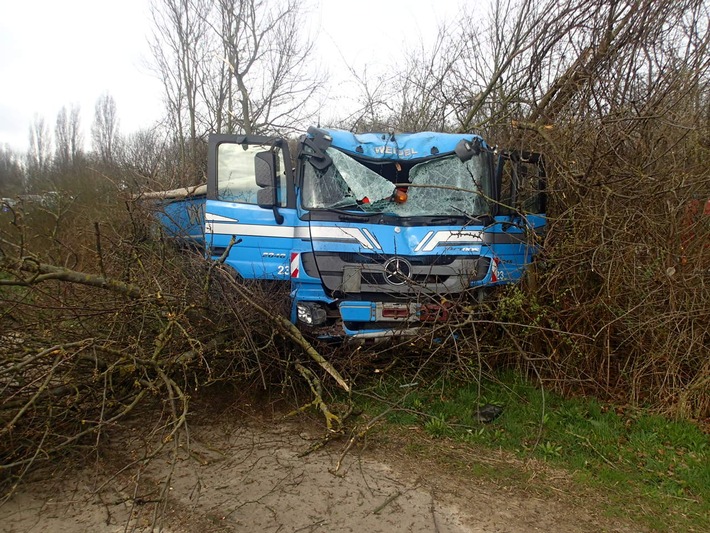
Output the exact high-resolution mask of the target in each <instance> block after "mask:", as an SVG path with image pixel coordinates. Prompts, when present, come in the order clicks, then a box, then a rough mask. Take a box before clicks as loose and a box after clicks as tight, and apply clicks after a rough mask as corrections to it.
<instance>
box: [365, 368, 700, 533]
mask: <svg viewBox="0 0 710 533" xmlns="http://www.w3.org/2000/svg"><path fill="white" fill-rule="evenodd" d="M371 392H372V393H373V394H371V395H370V394H368V395H367V397H366V398H365V397H364V398H365V399H364V400H363V401H364V403H365V404H366V405H364V408H365V410H366V411H367V412H369V413H371V414H378V413H381V412H382V411H384V410H386V409H387V408H391V407H392V406H393V405H394V408H392V409H391V411H390V412H389V413H388V414H387V417H386V419H387V420H388V422H389V423H390V424H396V425H405V426H412V425H418V426H420V427H422V428H423V429H424V430H425V431H426V432H427V433H428V434H429V435H430V436H431V437H432V438H444V437H446V438H451V439H453V440H455V441H459V442H460V443H462V444H464V445H465V444H470V445H471V446H476V447H481V446H483V447H489V448H494V449H503V450H507V451H510V452H513V453H515V454H516V455H518V456H519V457H521V458H529V457H534V458H537V459H539V460H542V461H546V462H549V463H550V464H551V465H554V466H555V467H557V468H563V469H567V470H569V471H570V472H572V473H573V478H574V480H575V481H576V482H577V483H579V484H580V485H581V486H586V487H589V488H591V489H593V490H596V491H598V492H599V493H601V494H603V495H604V497H605V498H606V499H607V500H608V501H609V506H608V507H609V509H610V511H611V512H612V513H614V514H617V515H618V516H626V515H628V514H629V513H630V514H631V515H632V516H633V517H634V519H635V520H637V521H638V522H639V523H642V524H643V525H644V526H645V527H649V528H651V529H653V530H657V531H710V519H709V518H708V517H710V505H709V504H708V499H709V497H710V439H709V438H708V436H707V435H705V434H704V433H703V432H702V431H701V430H700V428H698V427H697V426H696V425H694V424H692V423H690V422H685V421H674V420H669V419H667V418H664V417H662V416H658V415H655V414H651V413H647V412H644V411H642V410H632V409H629V408H620V407H614V406H609V405H603V404H601V403H599V402H598V401H596V400H595V399H592V398H573V399H564V398H562V397H560V396H558V395H555V394H551V393H550V392H549V391H543V390H541V389H540V388H539V387H536V386H535V385H533V384H530V383H528V382H526V381H524V380H522V379H520V378H517V377H515V376H514V375H512V374H509V375H506V376H503V377H502V378H501V379H500V380H498V381H486V382H483V383H480V384H476V383H471V384H452V383H441V382H439V383H435V384H432V385H430V386H427V387H423V386H420V387H418V388H416V389H406V390H403V389H402V388H400V387H399V385H398V384H397V383H386V384H380V385H378V386H377V388H376V389H375V390H373V391H371ZM376 397H377V398H381V399H380V400H376V399H374V398H376ZM485 404H494V405H498V406H501V407H503V413H502V415H501V416H500V417H499V418H497V419H496V420H494V421H493V422H491V423H488V424H484V423H481V422H479V421H477V419H476V416H475V414H476V409H477V408H478V407H479V406H483V405H485ZM649 509H650V510H651V511H650V512H649Z"/></svg>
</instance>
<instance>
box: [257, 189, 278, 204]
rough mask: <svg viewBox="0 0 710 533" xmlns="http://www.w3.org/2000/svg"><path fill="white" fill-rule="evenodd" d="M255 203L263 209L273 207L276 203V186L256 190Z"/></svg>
mask: <svg viewBox="0 0 710 533" xmlns="http://www.w3.org/2000/svg"><path fill="white" fill-rule="evenodd" d="M256 203H257V204H258V206H259V207H263V208H265V209H271V208H272V207H274V206H275V205H276V187H273V186H268V187H262V188H261V189H259V190H258V191H256Z"/></svg>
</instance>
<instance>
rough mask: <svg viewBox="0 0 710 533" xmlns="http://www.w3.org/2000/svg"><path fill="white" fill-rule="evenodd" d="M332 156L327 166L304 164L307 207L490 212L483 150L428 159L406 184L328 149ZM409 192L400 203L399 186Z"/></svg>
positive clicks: (409, 212) (450, 213)
mask: <svg viewBox="0 0 710 533" xmlns="http://www.w3.org/2000/svg"><path fill="white" fill-rule="evenodd" d="M327 153H328V155H329V156H330V157H331V159H332V160H333V164H332V165H330V166H329V167H328V168H327V169H326V170H325V171H322V172H321V171H317V170H316V169H315V168H313V167H312V166H311V165H308V164H307V165H306V169H305V175H304V182H303V190H302V196H303V206H304V207H305V208H306V209H345V210H353V211H361V212H367V213H384V214H391V215H395V216H402V217H409V216H462V215H464V216H470V217H475V216H480V215H485V214H488V213H489V204H488V201H487V198H489V197H490V193H491V190H490V169H489V162H488V161H489V159H488V157H487V156H486V155H485V154H481V155H479V156H475V157H473V158H472V159H470V160H469V161H466V162H463V161H461V160H460V159H459V158H458V157H457V156H455V155H450V156H444V157H440V158H437V159H432V160H429V161H424V162H422V163H419V164H417V165H415V166H413V167H412V168H411V169H410V171H409V180H408V181H407V182H405V183H396V184H395V183H393V182H391V181H389V180H388V179H386V178H385V177H383V176H380V175H379V174H378V173H376V172H375V171H373V170H371V169H369V168H368V167H366V166H364V165H362V164H361V163H359V162H358V161H356V160H355V159H353V158H352V157H350V156H348V155H346V154H344V153H343V152H340V151H339V150H336V149H335V148H332V147H330V148H328V149H327ZM397 188H399V190H400V191H401V192H405V193H406V200H405V201H400V202H396V201H395V200H394V195H395V191H396V190H397Z"/></svg>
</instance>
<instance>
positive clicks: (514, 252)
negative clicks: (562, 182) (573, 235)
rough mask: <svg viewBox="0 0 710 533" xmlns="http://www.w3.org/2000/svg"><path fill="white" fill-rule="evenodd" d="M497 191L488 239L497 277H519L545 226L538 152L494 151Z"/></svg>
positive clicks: (543, 185) (542, 170) (542, 172)
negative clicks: (495, 262)
mask: <svg viewBox="0 0 710 533" xmlns="http://www.w3.org/2000/svg"><path fill="white" fill-rule="evenodd" d="M496 184H497V189H498V194H499V201H498V207H497V215H496V217H495V224H494V225H493V226H492V227H491V228H489V230H490V231H489V232H488V240H489V243H490V244H491V245H492V246H493V247H494V253H495V255H496V256H497V257H498V259H499V264H498V269H499V276H498V278H499V280H501V281H511V280H516V279H519V278H520V277H521V276H522V274H523V272H524V271H525V267H526V266H527V265H528V263H529V262H530V260H531V259H532V256H533V255H534V253H535V252H536V250H537V247H538V246H539V244H540V243H541V238H542V235H543V234H544V231H545V226H546V217H545V211H546V194H545V188H546V174H545V165H544V160H543V157H542V155H541V154H538V153H534V152H525V151H522V152H518V151H503V152H501V153H499V155H498V161H497V166H496Z"/></svg>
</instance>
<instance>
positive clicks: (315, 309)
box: [296, 302, 326, 326]
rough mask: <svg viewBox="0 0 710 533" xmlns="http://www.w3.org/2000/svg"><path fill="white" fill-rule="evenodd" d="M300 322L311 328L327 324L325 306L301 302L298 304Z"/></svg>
mask: <svg viewBox="0 0 710 533" xmlns="http://www.w3.org/2000/svg"><path fill="white" fill-rule="evenodd" d="M296 310H297V312H298V320H299V321H301V322H303V323H304V324H308V325H309V326H322V325H323V324H325V320H326V312H325V309H324V308H323V306H322V305H321V304H319V303H316V302H300V303H298V304H296Z"/></svg>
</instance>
